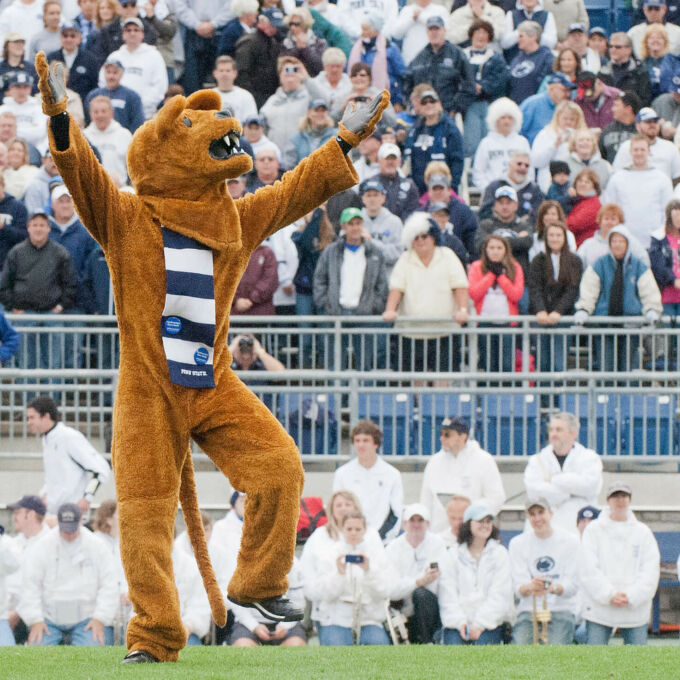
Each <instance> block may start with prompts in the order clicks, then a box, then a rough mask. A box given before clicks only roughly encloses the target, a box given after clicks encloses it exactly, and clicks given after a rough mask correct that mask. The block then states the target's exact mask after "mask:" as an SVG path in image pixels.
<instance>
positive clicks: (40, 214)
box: [28, 208, 50, 222]
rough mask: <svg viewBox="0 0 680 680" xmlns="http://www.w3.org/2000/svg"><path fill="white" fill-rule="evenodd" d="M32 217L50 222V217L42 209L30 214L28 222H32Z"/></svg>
mask: <svg viewBox="0 0 680 680" xmlns="http://www.w3.org/2000/svg"><path fill="white" fill-rule="evenodd" d="M34 217H44V218H45V219H46V220H47V221H48V222H49V221H50V216H49V215H48V214H47V212H46V211H45V210H43V209H42V208H39V209H38V210H34V211H33V212H32V213H30V214H29V216H28V219H29V221H30V220H32V219H33V218H34Z"/></svg>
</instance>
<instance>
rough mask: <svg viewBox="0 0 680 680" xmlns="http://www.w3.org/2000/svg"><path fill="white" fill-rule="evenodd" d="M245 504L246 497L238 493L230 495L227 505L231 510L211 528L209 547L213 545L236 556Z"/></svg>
mask: <svg viewBox="0 0 680 680" xmlns="http://www.w3.org/2000/svg"><path fill="white" fill-rule="evenodd" d="M245 504H246V495H245V494H244V493H240V492H239V491H234V492H233V493H232V494H231V499H230V502H229V505H230V506H231V509H230V510H228V511H227V514H226V515H225V516H224V517H223V518H222V519H218V520H217V522H215V524H213V527H212V533H211V536H210V547H211V548H212V545H213V544H215V545H216V546H219V547H220V548H221V549H222V550H226V551H227V552H228V553H233V554H238V548H239V546H240V545H241V534H242V533H243V511H244V509H245Z"/></svg>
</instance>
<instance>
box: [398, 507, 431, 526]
mask: <svg viewBox="0 0 680 680" xmlns="http://www.w3.org/2000/svg"><path fill="white" fill-rule="evenodd" d="M416 515H420V516H421V517H422V518H423V519H424V520H425V521H426V522H429V521H430V511H429V510H428V509H427V507H425V506H424V505H423V504H422V503H411V505H407V506H406V507H405V508H404V522H408V521H409V520H410V519H411V517H415V516H416Z"/></svg>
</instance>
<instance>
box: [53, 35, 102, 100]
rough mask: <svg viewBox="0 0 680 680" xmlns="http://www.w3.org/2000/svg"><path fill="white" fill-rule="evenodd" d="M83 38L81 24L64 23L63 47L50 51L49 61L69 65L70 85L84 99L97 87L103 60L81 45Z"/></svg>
mask: <svg viewBox="0 0 680 680" xmlns="http://www.w3.org/2000/svg"><path fill="white" fill-rule="evenodd" d="M82 39H83V36H82V34H81V32H80V25H79V24H76V23H73V24H64V25H63V26H62V28H61V49H59V50H56V51H55V52H50V54H48V55H47V61H48V63H51V62H52V61H60V62H61V63H62V64H66V65H67V66H68V69H69V71H68V83H67V84H68V87H70V88H71V89H72V90H73V91H74V92H77V93H78V94H79V95H80V98H81V99H82V100H83V101H84V100H85V97H87V94H88V92H90V91H91V90H93V89H94V88H95V87H97V80H98V78H99V65H100V63H101V62H98V61H97V59H96V58H95V57H94V55H93V54H92V53H91V52H89V51H88V50H86V49H85V48H84V47H83V46H82V45H81V42H82Z"/></svg>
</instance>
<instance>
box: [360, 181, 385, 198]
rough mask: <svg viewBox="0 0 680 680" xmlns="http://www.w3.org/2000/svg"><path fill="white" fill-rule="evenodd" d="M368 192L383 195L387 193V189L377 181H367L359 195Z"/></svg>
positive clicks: (361, 186) (361, 187)
mask: <svg viewBox="0 0 680 680" xmlns="http://www.w3.org/2000/svg"><path fill="white" fill-rule="evenodd" d="M367 191H379V192H380V193H381V194H386V193H387V189H385V187H384V186H383V185H382V182H380V181H378V180H377V179H367V180H365V181H364V182H362V183H361V185H360V186H359V193H361V194H365V193H366V192H367Z"/></svg>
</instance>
